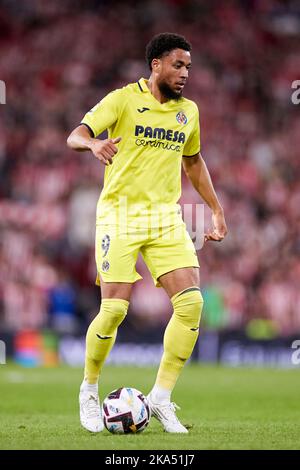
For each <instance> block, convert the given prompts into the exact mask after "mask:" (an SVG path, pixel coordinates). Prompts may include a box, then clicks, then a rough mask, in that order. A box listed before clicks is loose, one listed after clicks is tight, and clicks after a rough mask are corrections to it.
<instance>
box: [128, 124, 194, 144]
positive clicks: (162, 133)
mask: <svg viewBox="0 0 300 470" xmlns="http://www.w3.org/2000/svg"><path fill="white" fill-rule="evenodd" d="M135 135H136V137H141V136H143V137H149V138H150V139H159V140H163V139H165V140H169V141H171V142H178V143H180V144H184V142H185V133H184V132H179V131H175V132H174V131H173V130H172V129H164V128H163V127H155V128H154V129H152V127H150V126H147V127H143V126H135Z"/></svg>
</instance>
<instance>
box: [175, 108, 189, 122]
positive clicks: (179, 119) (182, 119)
mask: <svg viewBox="0 0 300 470" xmlns="http://www.w3.org/2000/svg"><path fill="white" fill-rule="evenodd" d="M176 121H177V122H179V124H186V123H187V117H186V115H185V114H184V112H183V111H179V113H177V114H176Z"/></svg>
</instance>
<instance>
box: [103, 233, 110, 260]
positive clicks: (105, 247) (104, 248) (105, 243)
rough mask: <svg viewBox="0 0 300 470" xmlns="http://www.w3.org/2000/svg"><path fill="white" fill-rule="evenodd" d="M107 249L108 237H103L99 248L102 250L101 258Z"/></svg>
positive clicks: (108, 245)
mask: <svg viewBox="0 0 300 470" xmlns="http://www.w3.org/2000/svg"><path fill="white" fill-rule="evenodd" d="M109 247H110V236H109V235H104V237H103V238H102V242H101V248H102V250H103V258H104V257H105V256H106V255H107V253H108V250H109Z"/></svg>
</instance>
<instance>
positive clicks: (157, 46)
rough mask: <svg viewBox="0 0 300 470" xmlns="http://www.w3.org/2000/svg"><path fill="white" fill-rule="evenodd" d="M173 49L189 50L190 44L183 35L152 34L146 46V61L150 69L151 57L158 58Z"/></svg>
mask: <svg viewBox="0 0 300 470" xmlns="http://www.w3.org/2000/svg"><path fill="white" fill-rule="evenodd" d="M173 49H183V50H184V51H189V52H190V51H191V50H192V46H191V44H190V43H189V42H188V41H187V40H186V39H185V37H184V36H180V34H174V33H161V34H157V35H156V36H154V37H153V38H152V39H151V41H150V42H149V43H148V44H147V46H146V61H147V63H148V65H149V68H150V70H152V66H151V62H152V60H153V59H160V58H161V57H162V56H163V55H164V54H168V53H169V52H171V51H172V50H173Z"/></svg>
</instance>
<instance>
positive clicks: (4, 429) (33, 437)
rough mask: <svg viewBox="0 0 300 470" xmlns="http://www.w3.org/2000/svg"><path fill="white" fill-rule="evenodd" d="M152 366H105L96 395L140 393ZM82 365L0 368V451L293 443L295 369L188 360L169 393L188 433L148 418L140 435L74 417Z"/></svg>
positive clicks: (296, 431) (296, 430)
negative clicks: (93, 427) (95, 428)
mask: <svg viewBox="0 0 300 470" xmlns="http://www.w3.org/2000/svg"><path fill="white" fill-rule="evenodd" d="M155 374H156V369H155V368H139V367H113V366H110V367H106V368H105V369H104V372H103V377H102V385H101V389H100V397H101V398H102V399H103V397H104V396H105V395H106V394H107V393H108V392H109V391H111V390H113V389H115V388H118V387H120V386H132V387H135V388H137V389H140V390H141V391H143V392H144V393H145V394H147V393H148V391H149V390H150V388H151V386H152V383H153V381H154V378H155ZM81 376H82V370H81V369H73V368H68V367H59V368H54V369H53V368H49V369H41V368H38V369H24V368H20V367H17V366H15V365H1V366H0V397H1V400H0V417H1V427H0V448H1V449H106V450H119V449H126V450H138V449H150V450H151V449H152V450H153V449H158V450H159V449H166V450H173V449H180V450H183V449H187V450H195V449H299V447H300V407H299V390H300V370H299V369H294V370H275V369H250V368H241V369H234V368H225V367H220V366H219V367H218V366H209V367H208V366H200V365H194V364H193V365H188V366H186V368H185V369H184V371H183V374H182V376H181V378H180V379H179V382H178V384H177V387H176V390H175V392H174V396H173V399H174V401H175V402H177V404H178V405H180V407H181V411H179V412H178V416H179V418H180V419H181V421H182V422H183V423H184V424H191V425H192V426H193V427H192V429H191V430H190V433H189V434H188V435H171V434H167V433H165V432H163V431H162V428H161V426H160V424H159V423H158V422H157V421H156V420H155V419H152V420H151V422H150V424H149V426H148V427H147V429H146V430H145V431H144V432H143V433H141V434H133V435H121V436H120V435H112V434H110V433H109V432H108V431H106V430H105V431H104V432H102V433H100V434H90V433H89V432H88V431H86V430H84V429H83V428H81V426H80V424H79V417H78V389H79V385H80V382H81Z"/></svg>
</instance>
